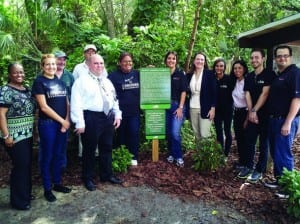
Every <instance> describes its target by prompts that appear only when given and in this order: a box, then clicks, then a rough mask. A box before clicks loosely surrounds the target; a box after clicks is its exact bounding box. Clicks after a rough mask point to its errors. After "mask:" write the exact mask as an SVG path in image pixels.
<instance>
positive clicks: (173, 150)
mask: <svg viewBox="0 0 300 224" xmlns="http://www.w3.org/2000/svg"><path fill="white" fill-rule="evenodd" d="M178 107H179V104H178V103H177V102H172V104H171V108H170V109H168V110H166V132H167V140H168V149H169V150H170V155H171V156H173V157H174V158H175V159H179V158H182V148H181V133H180V130H181V126H182V124H183V122H184V116H183V117H182V118H181V119H179V118H177V117H176V116H175V114H174V112H175V111H176V110H177V109H178ZM182 113H183V115H184V114H185V107H184V108H183V109H182Z"/></svg>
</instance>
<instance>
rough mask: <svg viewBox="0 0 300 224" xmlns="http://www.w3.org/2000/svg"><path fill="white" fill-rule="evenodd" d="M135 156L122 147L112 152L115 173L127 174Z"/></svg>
mask: <svg viewBox="0 0 300 224" xmlns="http://www.w3.org/2000/svg"><path fill="white" fill-rule="evenodd" d="M132 157H133V155H132V154H131V153H130V152H129V151H128V149H127V148H126V147H125V146H124V145H121V146H120V147H119V148H117V149H114V150H113V151H112V168H113V171H114V172H117V173H123V172H127V168H128V166H130V165H131V160H132Z"/></svg>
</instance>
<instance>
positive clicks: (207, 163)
mask: <svg viewBox="0 0 300 224" xmlns="http://www.w3.org/2000/svg"><path fill="white" fill-rule="evenodd" d="M192 158H193V161H194V165H193V168H194V169H195V170H196V171H198V172H201V171H204V172H207V171H213V170H216V169H217V168H219V167H221V166H222V165H224V153H223V150H222V147H221V145H220V144H219V143H218V142H217V141H216V137H215V134H214V131H213V129H212V128H211V136H210V137H207V138H202V139H200V140H196V149H195V151H194V152H193V155H192Z"/></svg>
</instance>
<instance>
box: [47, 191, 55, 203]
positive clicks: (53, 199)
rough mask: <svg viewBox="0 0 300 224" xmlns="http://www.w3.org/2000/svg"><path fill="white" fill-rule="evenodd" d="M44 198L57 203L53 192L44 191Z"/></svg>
mask: <svg viewBox="0 0 300 224" xmlns="http://www.w3.org/2000/svg"><path fill="white" fill-rule="evenodd" d="M44 196H45V198H46V200H47V201H49V202H54V201H56V197H55V196H54V194H53V193H52V191H51V190H50V191H44Z"/></svg>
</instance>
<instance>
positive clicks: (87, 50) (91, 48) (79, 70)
mask: <svg viewBox="0 0 300 224" xmlns="http://www.w3.org/2000/svg"><path fill="white" fill-rule="evenodd" d="M96 53H97V47H96V46H95V45H94V44H87V45H85V47H84V48H83V55H84V59H85V60H84V62H82V63H79V64H77V65H76V66H75V68H74V70H73V76H74V79H75V80H76V79H77V78H78V77H79V76H81V75H88V73H89V67H88V65H87V64H86V61H87V59H88V58H89V57H91V56H92V55H94V54H96ZM102 75H103V76H104V77H107V75H108V74H107V71H106V69H105V68H104V71H103V74H102ZM98 155H99V150H98V147H97V149H96V156H98ZM78 157H79V158H81V157H82V143H81V137H80V135H79V139H78Z"/></svg>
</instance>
